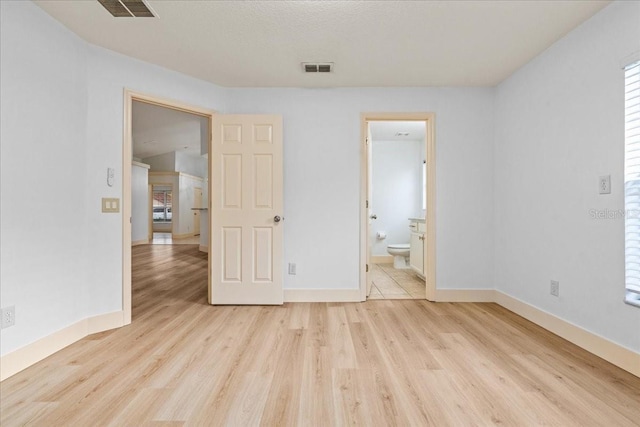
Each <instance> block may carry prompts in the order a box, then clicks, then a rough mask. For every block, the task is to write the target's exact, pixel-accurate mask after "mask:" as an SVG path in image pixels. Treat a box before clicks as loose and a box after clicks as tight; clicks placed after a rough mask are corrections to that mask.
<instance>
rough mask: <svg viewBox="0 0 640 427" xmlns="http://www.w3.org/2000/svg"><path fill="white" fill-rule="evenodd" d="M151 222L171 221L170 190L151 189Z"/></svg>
mask: <svg viewBox="0 0 640 427" xmlns="http://www.w3.org/2000/svg"><path fill="white" fill-rule="evenodd" d="M153 222H171V190H153Z"/></svg>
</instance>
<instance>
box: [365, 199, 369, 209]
mask: <svg viewBox="0 0 640 427" xmlns="http://www.w3.org/2000/svg"><path fill="white" fill-rule="evenodd" d="M365 207H366V208H369V201H368V200H367V201H366V206H365Z"/></svg>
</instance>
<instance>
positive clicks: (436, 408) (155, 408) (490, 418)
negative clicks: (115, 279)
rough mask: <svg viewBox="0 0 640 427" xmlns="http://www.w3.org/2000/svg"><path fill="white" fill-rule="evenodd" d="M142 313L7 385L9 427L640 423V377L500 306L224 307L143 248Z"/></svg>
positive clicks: (174, 260) (202, 262)
mask: <svg viewBox="0 0 640 427" xmlns="http://www.w3.org/2000/svg"><path fill="white" fill-rule="evenodd" d="M133 257H134V261H133V265H134V271H133V287H134V294H133V302H134V306H133V323H132V324H131V325H130V326H127V327H124V328H120V329H117V330H113V331H108V332H103V333H99V334H95V335H92V336H89V337H87V338H85V339H83V340H81V341H79V342H77V343H75V344H73V345H71V346H69V347H67V348H65V349H63V350H62V351H60V352H58V353H56V354H54V355H52V356H50V357H49V358H47V359H45V360H43V361H42V362H40V363H38V364H36V365H34V366H32V367H30V368H28V369H26V370H25V371H23V372H20V373H18V374H16V375H15V376H13V377H11V378H9V379H7V380H5V381H4V382H2V384H1V414H0V415H1V424H2V426H3V427H4V426H6V427H9V426H21V425H37V426H47V427H49V426H74V427H78V426H91V427H93V426H182V425H193V426H209V425H211V426H217V425H227V426H257V425H265V426H292V425H296V426H334V425H335V426H339V425H352V424H353V425H366V426H395V425H397V426H428V425H432V426H450V425H451V426H486V425H503V426H534V425H553V426H607V427H610V426H638V425H639V424H640V379H639V378H637V377H634V376H632V375H631V374H629V373H626V372H624V371H622V370H620V369H618V368H616V367H614V366H613V365H611V364H609V363H607V362H605V361H603V360H602V359H599V358H598V357H595V356H593V355H591V354H590V353H588V352H586V351H584V350H581V349H580V348H578V347H576V346H574V345H572V344H570V343H568V342H567V341H564V340H563V339H561V338H559V337H557V336H555V335H553V334H551V333H549V332H546V331H545V330H543V329H542V328H540V327H538V326H536V325H534V324H532V323H530V322H528V321H526V320H524V319H523V318H521V317H519V316H516V315H514V314H512V313H511V312H509V311H507V310H505V309H503V308H501V307H500V306H498V305H496V304H470V303H466V304H452V303H430V302H427V301H424V300H373V301H367V302H366V303H311V304H307V303H290V304H284V305H283V306H278V307H252V306H239V307H213V306H209V305H207V303H206V295H207V291H206V271H207V263H206V254H203V253H200V252H198V247H197V246H189V245H172V246H171V245H145V246H136V247H134V248H133Z"/></svg>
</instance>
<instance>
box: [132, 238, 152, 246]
mask: <svg viewBox="0 0 640 427" xmlns="http://www.w3.org/2000/svg"><path fill="white" fill-rule="evenodd" d="M148 244H149V239H142V240H136V241H133V242H131V246H138V245H148Z"/></svg>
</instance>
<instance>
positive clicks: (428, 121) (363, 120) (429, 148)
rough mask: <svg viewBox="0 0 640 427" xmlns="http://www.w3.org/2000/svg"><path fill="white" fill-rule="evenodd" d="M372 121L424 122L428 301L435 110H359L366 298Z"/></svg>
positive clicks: (432, 287) (432, 275) (429, 291)
mask: <svg viewBox="0 0 640 427" xmlns="http://www.w3.org/2000/svg"><path fill="white" fill-rule="evenodd" d="M373 121H421V122H424V123H425V127H426V129H425V141H424V143H425V147H424V148H425V161H426V164H427V188H426V192H427V194H426V195H425V196H426V200H427V212H426V215H425V223H426V229H427V231H426V241H425V250H424V266H425V271H426V277H425V283H426V295H427V299H428V300H429V301H437V299H436V289H437V285H436V256H437V255H436V138H435V135H436V134H435V113H424V112H423V113H371V112H369V113H361V114H360V140H361V149H360V293H361V296H360V298H361V300H362V301H364V300H366V294H367V271H366V267H365V266H366V264H367V263H369V262H370V260H369V259H368V258H369V251H368V238H369V237H368V236H369V209H367V208H366V200H367V185H368V184H367V182H368V180H369V173H368V168H369V165H368V158H367V154H368V150H369V147H368V145H367V138H368V131H367V130H368V123H369V122H373Z"/></svg>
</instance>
